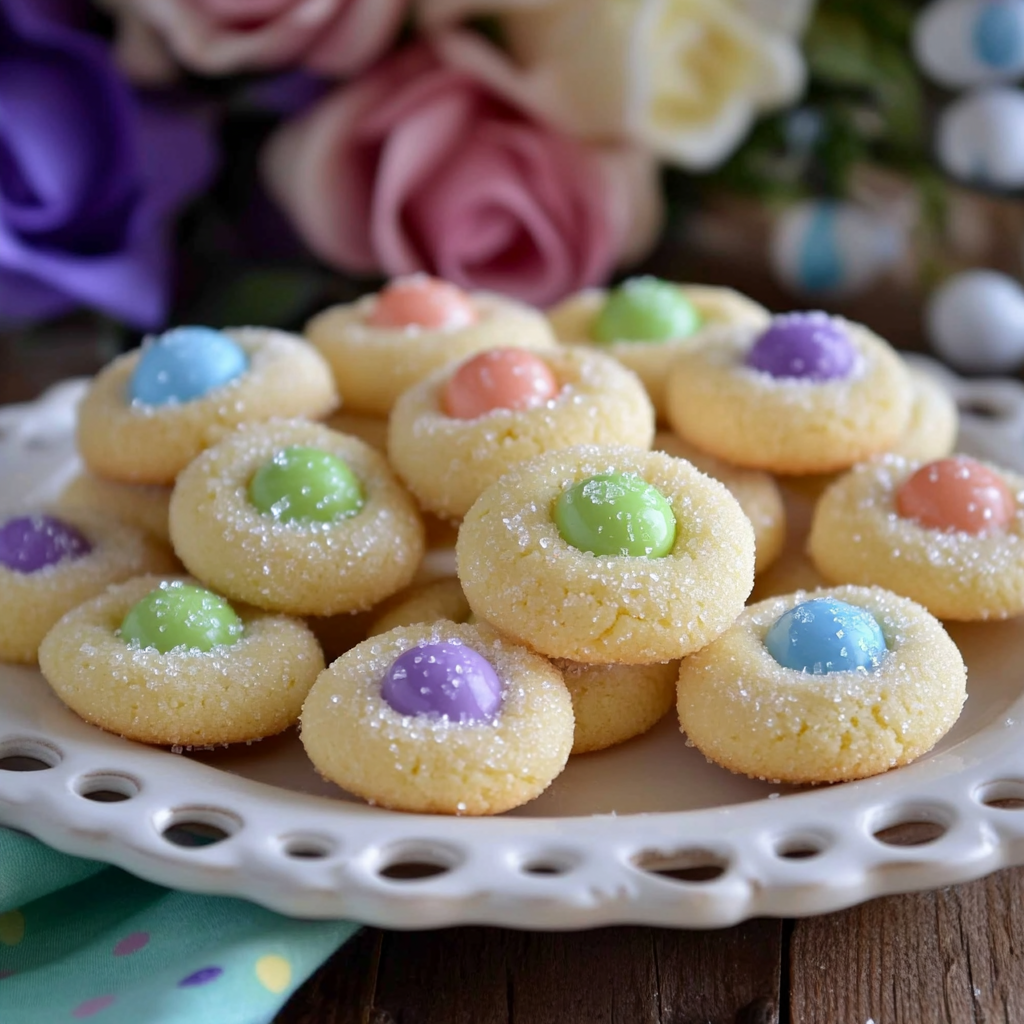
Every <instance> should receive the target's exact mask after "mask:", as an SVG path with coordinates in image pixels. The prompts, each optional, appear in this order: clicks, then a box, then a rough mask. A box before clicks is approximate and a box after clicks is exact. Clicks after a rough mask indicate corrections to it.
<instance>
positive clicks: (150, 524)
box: [55, 472, 171, 544]
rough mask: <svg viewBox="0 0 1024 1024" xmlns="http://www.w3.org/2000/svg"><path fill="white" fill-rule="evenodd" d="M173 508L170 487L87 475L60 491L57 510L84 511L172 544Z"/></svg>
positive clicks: (82, 474) (76, 479) (79, 477)
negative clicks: (79, 509) (125, 482)
mask: <svg viewBox="0 0 1024 1024" xmlns="http://www.w3.org/2000/svg"><path fill="white" fill-rule="evenodd" d="M170 504H171V489H170V487H161V486H160V485H159V484H123V483H118V481H116V480H104V479H103V478H102V477H99V476H96V475H95V474H94V473H88V472H84V473H79V474H78V475H77V476H76V477H74V478H73V479H72V480H71V481H70V482H69V483H68V485H67V486H66V487H65V488H64V490H63V491H61V493H60V496H59V497H58V498H57V501H56V504H55V508H57V509H58V510H59V509H63V508H82V509H86V510H91V511H93V512H96V513H98V514H100V515H103V516H109V517H112V518H114V519H120V520H121V522H123V523H128V525H129V526H136V527H138V528H139V529H140V530H145V531H146V533H148V534H150V535H151V536H153V537H155V538H156V539H157V540H160V541H163V543H165V544H169V543H170V542H171V532H170V525H169V523H168V509H169V507H170Z"/></svg>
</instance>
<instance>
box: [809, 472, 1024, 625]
mask: <svg viewBox="0 0 1024 1024" xmlns="http://www.w3.org/2000/svg"><path fill="white" fill-rule="evenodd" d="M807 547H808V551H809V553H810V555H811V558H812V559H813V560H814V564H815V565H816V566H817V568H818V570H819V571H820V572H821V573H822V575H824V576H825V577H826V579H829V580H832V581H833V582H836V583H862V584H869V583H873V584H877V585H878V586H882V587H887V588H888V589H889V590H893V591H895V592H896V593H897V594H903V595H905V596H906V597H909V598H912V599H913V600H915V601H917V602H918V603H920V604H923V605H924V606H925V607H926V608H927V609H928V610H929V611H930V612H931V613H932V614H933V615H937V616H938V617H939V618H940V619H963V620H972V619H988V618H1007V617H1008V616H1011V615H1020V614H1022V613H1024V477H1020V476H1018V475H1017V474H1016V473H1011V472H1010V471H1009V470H1005V469H998V468H996V467H994V466H989V465H987V464H983V463H979V462H976V461H975V460H974V459H968V458H967V457H966V456H954V457H953V458H950V459H940V460H938V461H937V462H931V463H925V464H924V465H923V466H922V465H921V464H919V463H916V462H909V461H907V460H906V459H903V458H901V457H900V456H898V455H890V456H886V457H884V458H882V459H876V460H874V461H872V462H869V463H866V464H864V465H862V466H856V467H854V469H853V470H852V471H851V472H850V473H848V474H846V475H845V476H842V477H840V478H839V479H838V480H837V481H836V482H835V483H834V484H833V485H832V486H831V487H830V488H829V489H828V490H827V491H826V492H825V493H824V494H823V495H822V497H821V500H820V501H819V502H818V505H817V507H816V509H815V512H814V520H813V522H812V524H811V533H810V538H809V540H808V545H807Z"/></svg>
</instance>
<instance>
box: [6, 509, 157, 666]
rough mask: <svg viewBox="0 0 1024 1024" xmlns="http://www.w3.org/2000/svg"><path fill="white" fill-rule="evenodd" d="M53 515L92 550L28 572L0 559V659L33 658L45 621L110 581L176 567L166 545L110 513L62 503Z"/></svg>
mask: <svg viewBox="0 0 1024 1024" xmlns="http://www.w3.org/2000/svg"><path fill="white" fill-rule="evenodd" d="M55 516H56V518H58V519H60V520H61V521H62V522H65V523H68V524H69V525H71V526H73V527H75V528H76V529H77V530H78V531H79V532H81V534H82V535H83V536H84V537H85V539H86V540H87V541H88V542H89V543H90V544H91V545H92V550H91V551H90V552H89V553H88V554H85V555H82V556H80V557H78V558H66V559H64V560H63V561H61V562H57V563H56V564H55V565H50V566H47V567H46V568H44V569H39V570H37V571H36V572H31V573H21V572H17V571H15V570H12V569H8V568H7V567H6V566H3V565H0V661H9V662H22V663H25V664H31V663H32V662H34V661H35V660H36V653H37V651H38V650H39V645H40V643H41V642H42V640H43V637H44V636H46V633H47V631H48V630H49V629H50V627H51V626H53V624H54V623H55V622H56V621H57V620H58V619H59V618H60V617H61V616H62V615H63V614H64V613H65V612H68V611H70V610H71V609H72V608H75V607H76V606H77V605H80V604H81V603H82V602H83V601H87V600H88V599H89V598H91V597H95V596H96V595H97V594H99V593H101V592H102V591H103V590H105V589H106V588H107V587H108V586H109V585H110V584H111V583H120V582H121V581H122V580H127V579H130V578H131V577H132V576H138V575H140V574H142V573H147V572H173V571H174V569H175V561H174V558H173V557H172V556H171V553H170V552H169V551H168V550H167V549H166V547H164V546H163V545H162V544H158V543H155V542H154V541H153V540H152V539H151V538H150V537H149V536H148V535H147V534H145V533H143V532H142V531H141V530H139V529H136V528H135V527H132V526H129V525H127V524H126V523H123V522H120V521H119V520H117V519H113V518H111V517H110V516H109V515H100V514H98V513H96V512H92V511H87V510H85V509H82V508H66V509H60V510H59V511H58V512H56V513H55ZM7 518H9V517H5V518H4V519H3V522H6V521H7Z"/></svg>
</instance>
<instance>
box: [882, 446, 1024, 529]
mask: <svg viewBox="0 0 1024 1024" xmlns="http://www.w3.org/2000/svg"><path fill="white" fill-rule="evenodd" d="M896 508H897V510H898V511H899V514H900V515H901V516H903V517H904V518H905V519H914V520H916V521H917V522H919V523H920V524H921V525H922V526H925V527H931V528H932V529H935V530H960V531H963V532H964V533H970V534H974V535H978V534H982V533H988V532H989V531H993V530H1002V529H1005V528H1006V526H1007V525H1009V523H1010V522H1011V521H1012V520H1013V516H1014V513H1015V512H1016V502H1015V500H1014V496H1013V492H1012V491H1011V490H1010V488H1009V487H1008V486H1007V484H1006V481H1005V480H1003V478H1002V477H1001V476H1000V475H999V474H998V473H995V472H993V471H992V470H991V469H989V468H988V467H987V466H983V465H982V464H981V463H980V462H977V461H976V460H975V459H969V458H967V457H966V456H962V455H960V456H956V457H955V458H950V459H939V460H938V461H936V462H930V463H928V464H927V465H925V466H922V467H921V468H920V469H918V470H917V471H916V472H914V473H913V474H912V475H911V476H910V478H909V479H907V480H906V481H905V482H904V483H903V484H902V485H901V486H900V488H899V490H898V491H897V492H896Z"/></svg>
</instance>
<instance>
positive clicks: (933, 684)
mask: <svg viewBox="0 0 1024 1024" xmlns="http://www.w3.org/2000/svg"><path fill="white" fill-rule="evenodd" d="M777 657H778V658H781V663H780V661H779V660H777ZM966 677H967V670H966V669H965V668H964V663H963V659H962V658H961V657H960V652H959V651H958V650H957V647H956V644H954V643H953V641H952V640H951V639H950V638H949V636H948V634H947V633H946V631H945V630H944V629H943V628H942V626H941V624H940V623H939V622H937V621H936V620H935V619H934V618H933V617H932V616H931V615H930V614H929V613H928V612H927V611H925V609H924V608H922V607H921V606H920V605H917V604H915V603H914V602H913V601H909V600H907V599H906V598H903V597H897V596H896V595H895V594H891V593H889V592H888V591H885V590H881V589H880V588H878V587H872V588H865V587H837V588H835V589H832V590H819V591H815V592H813V593H811V594H805V593H798V594H790V595H787V596H784V597H775V598H770V599H769V600H767V601H761V602H760V603H758V604H755V605H752V606H751V607H749V608H747V609H746V610H745V611H744V612H743V614H742V615H741V616H740V617H739V619H738V620H737V622H736V623H735V625H733V626H732V627H731V628H730V629H728V630H726V631H725V633H723V634H722V635H721V636H720V637H719V638H718V639H717V640H716V641H715V642H714V643H712V644H710V645H709V646H707V647H705V648H704V650H702V651H699V652H698V653H697V654H694V655H692V656H691V657H689V658H686V659H685V660H684V661H683V663H682V666H681V668H680V671H679V696H678V711H679V721H680V725H681V727H682V729H683V731H684V732H685V733H686V735H687V738H688V740H689V742H691V743H692V744H693V745H694V746H696V747H697V748H698V749H699V750H700V751H701V753H703V754H704V755H705V756H706V757H708V758H709V759H710V760H712V761H716V762H717V763H718V764H720V765H723V766H724V767H726V768H728V769H729V770H730V771H734V772H739V773H742V774H744V775H750V776H752V777H754V778H762V779H771V780H772V781H774V782H793V783H806V782H841V781H844V780H847V779H860V778H864V777H866V776H869V775H877V774H878V773H880V772H884V771H887V770H888V769H890V768H894V767H896V766H897V765H902V764H906V763H907V762H908V761H912V760H914V758H916V757H920V755H921V754H923V753H925V752H926V751H928V750H930V749H931V748H932V747H933V746H934V745H935V744H936V743H937V742H938V741H939V739H940V738H941V737H942V736H944V735H945V734H946V732H948V731H949V729H950V728H951V727H952V725H953V723H954V722H955V721H956V720H957V717H958V716H959V714H960V709H961V707H962V706H963V702H964V699H965V697H966V690H965V683H966Z"/></svg>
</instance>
